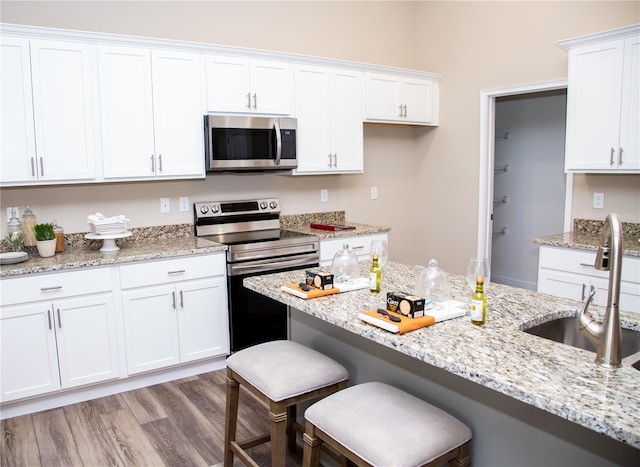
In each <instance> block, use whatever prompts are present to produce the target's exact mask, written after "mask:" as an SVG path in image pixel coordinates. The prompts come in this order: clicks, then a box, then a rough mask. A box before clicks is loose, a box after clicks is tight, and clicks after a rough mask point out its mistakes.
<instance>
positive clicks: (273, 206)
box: [269, 201, 278, 209]
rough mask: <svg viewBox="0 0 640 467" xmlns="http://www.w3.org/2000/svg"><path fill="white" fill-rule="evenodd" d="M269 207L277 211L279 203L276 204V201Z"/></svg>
mask: <svg viewBox="0 0 640 467" xmlns="http://www.w3.org/2000/svg"><path fill="white" fill-rule="evenodd" d="M269 207H270V208H271V209H275V208H277V207H278V203H276V202H275V201H271V203H269Z"/></svg>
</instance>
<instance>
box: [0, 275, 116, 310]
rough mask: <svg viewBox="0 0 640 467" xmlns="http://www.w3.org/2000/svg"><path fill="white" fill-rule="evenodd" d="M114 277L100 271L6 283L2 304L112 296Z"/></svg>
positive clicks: (41, 276) (11, 279) (20, 279)
mask: <svg viewBox="0 0 640 467" xmlns="http://www.w3.org/2000/svg"><path fill="white" fill-rule="evenodd" d="M111 274H112V273H111V268H96V269H81V270H76V271H70V272H55V273H51V274H35V275H30V276H28V277H16V278H8V279H2V281H0V287H1V290H2V298H1V299H0V300H1V301H0V303H1V304H2V305H3V306H4V305H11V304H15V303H27V302H34V301H39V300H54V299H59V298H64V297H70V296H75V295H83V294H89V293H96V292H108V291H110V290H112V288H113V284H112V277H111Z"/></svg>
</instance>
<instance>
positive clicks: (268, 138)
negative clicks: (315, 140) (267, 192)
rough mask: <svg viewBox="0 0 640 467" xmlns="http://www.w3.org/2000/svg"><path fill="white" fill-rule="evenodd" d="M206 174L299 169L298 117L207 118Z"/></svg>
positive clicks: (215, 116)
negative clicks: (297, 150) (297, 145)
mask: <svg viewBox="0 0 640 467" xmlns="http://www.w3.org/2000/svg"><path fill="white" fill-rule="evenodd" d="M204 128H205V154H206V155H205V157H206V161H205V163H206V168H207V172H223V171H263V170H290V169H295V168H296V167H298V158H297V155H296V129H297V121H296V119H295V118H278V117H253V116H249V117H243V116H219V115H205V117H204Z"/></svg>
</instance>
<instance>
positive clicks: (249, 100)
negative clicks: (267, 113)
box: [247, 92, 251, 109]
mask: <svg viewBox="0 0 640 467" xmlns="http://www.w3.org/2000/svg"><path fill="white" fill-rule="evenodd" d="M250 108H251V93H250V92H248V93H247V109H250Z"/></svg>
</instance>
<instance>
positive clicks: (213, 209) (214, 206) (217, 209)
mask: <svg viewBox="0 0 640 467" xmlns="http://www.w3.org/2000/svg"><path fill="white" fill-rule="evenodd" d="M219 210H220V206H218V205H217V204H212V205H211V212H212V213H213V214H216V213H217V212H218V211H219Z"/></svg>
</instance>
